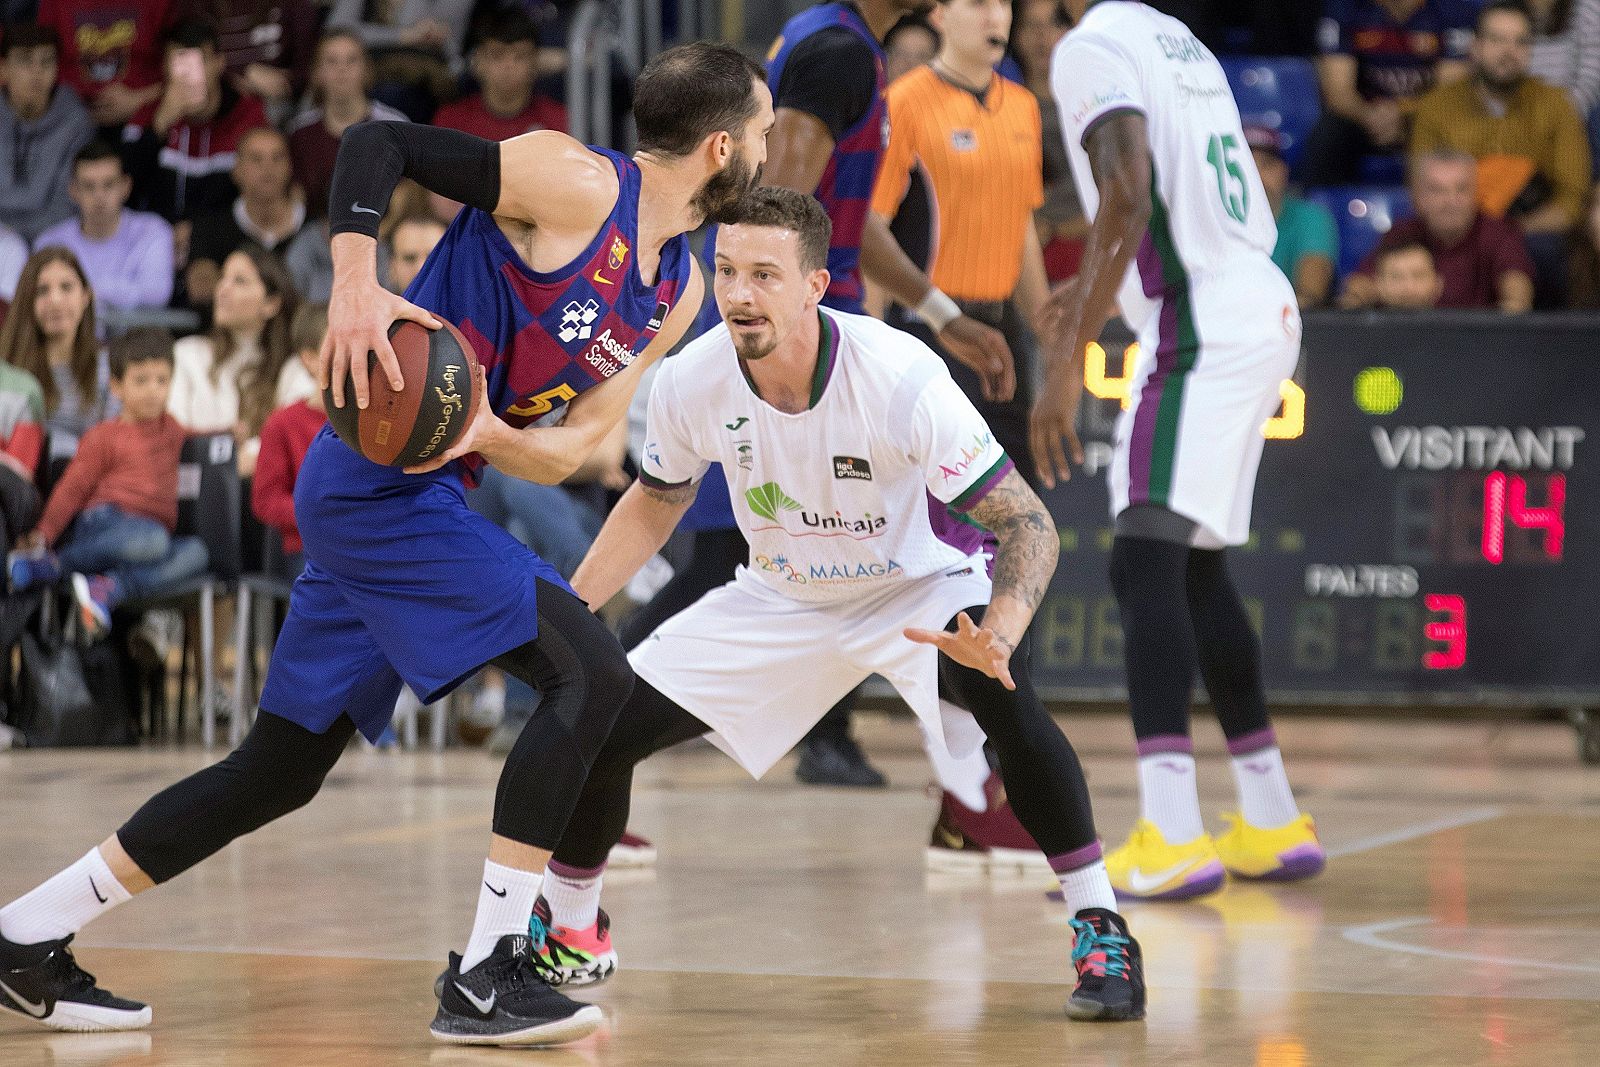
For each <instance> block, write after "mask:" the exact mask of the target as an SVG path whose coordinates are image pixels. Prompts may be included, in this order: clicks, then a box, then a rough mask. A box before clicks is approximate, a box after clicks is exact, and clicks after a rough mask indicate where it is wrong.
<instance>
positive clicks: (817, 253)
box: [719, 185, 833, 271]
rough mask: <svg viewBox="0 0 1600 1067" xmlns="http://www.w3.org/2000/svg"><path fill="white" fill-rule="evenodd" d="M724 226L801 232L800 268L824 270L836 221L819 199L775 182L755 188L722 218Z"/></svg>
mask: <svg viewBox="0 0 1600 1067" xmlns="http://www.w3.org/2000/svg"><path fill="white" fill-rule="evenodd" d="M719 221H720V222H721V223H722V225H724V226H773V227H776V228H778V229H780V230H793V231H794V232H795V233H797V234H799V235H800V269H802V270H805V271H813V270H822V269H823V268H824V267H826V266H827V265H828V241H829V240H830V239H831V238H832V237H833V223H832V221H830V220H829V218H828V213H827V212H826V211H824V210H823V209H822V205H821V204H820V203H818V202H817V198H816V197H814V196H811V195H810V194H808V193H797V192H795V191H794V190H793V189H784V188H780V187H779V186H775V185H764V186H762V187H761V188H759V189H752V190H750V191H749V192H748V193H746V194H745V195H744V196H741V197H740V198H739V200H738V201H737V202H736V203H735V204H734V205H733V207H732V208H730V209H729V210H728V211H727V212H726V214H724V215H723V216H722V217H721V218H720V220H719Z"/></svg>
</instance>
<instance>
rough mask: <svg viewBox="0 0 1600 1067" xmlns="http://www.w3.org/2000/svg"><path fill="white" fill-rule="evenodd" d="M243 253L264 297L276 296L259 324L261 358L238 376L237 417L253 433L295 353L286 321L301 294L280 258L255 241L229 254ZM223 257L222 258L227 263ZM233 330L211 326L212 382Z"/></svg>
mask: <svg viewBox="0 0 1600 1067" xmlns="http://www.w3.org/2000/svg"><path fill="white" fill-rule="evenodd" d="M235 253H236V254H238V255H241V256H244V257H245V258H246V259H248V260H250V265H251V266H252V267H254V268H255V272H256V273H257V274H258V275H260V276H261V284H262V287H263V288H265V289H266V291H267V299H269V300H271V299H273V298H277V300H278V313H277V314H276V315H274V316H272V318H270V319H268V320H267V322H266V325H264V326H262V328H261V362H259V363H258V364H256V366H255V368H254V369H253V370H247V371H245V372H244V373H243V374H241V375H240V376H239V421H240V422H242V423H244V424H245V425H246V426H247V427H249V429H250V432H251V433H252V434H255V433H260V432H261V424H262V423H264V422H266V421H267V416H268V415H270V414H272V407H273V400H274V399H275V398H276V395H277V390H278V375H279V374H280V373H281V372H282V371H283V365H284V364H285V363H287V362H289V357H290V356H292V355H293V354H294V353H293V352H292V351H291V350H290V348H289V324H290V323H291V322H293V321H294V313H295V310H296V309H297V308H298V307H299V306H300V294H299V292H298V291H296V289H295V287H294V279H293V278H291V277H290V276H289V270H288V268H287V267H285V266H284V265H283V260H281V259H279V258H278V257H277V256H275V255H273V254H272V253H271V252H268V251H267V250H266V249H265V248H262V247H261V246H260V245H258V244H255V243H254V242H249V241H247V242H245V243H244V244H242V245H240V246H239V247H238V248H237V249H235V250H234V253H230V255H232V254H235ZM226 262H227V261H226V260H224V261H223V263H224V265H226ZM233 349H234V337H233V331H232V330H228V329H224V328H223V327H221V326H216V325H213V326H212V327H211V383H212V384H213V385H215V384H216V383H217V381H218V380H219V378H220V377H221V374H222V367H223V364H225V363H227V362H228V360H230V359H232V358H233Z"/></svg>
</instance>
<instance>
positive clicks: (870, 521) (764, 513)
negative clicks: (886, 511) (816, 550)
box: [744, 482, 889, 541]
mask: <svg viewBox="0 0 1600 1067" xmlns="http://www.w3.org/2000/svg"><path fill="white" fill-rule="evenodd" d="M744 500H745V503H746V504H748V505H750V510H751V511H752V512H754V513H755V514H756V515H758V516H760V517H761V518H763V519H766V520H767V521H768V522H770V523H772V524H773V525H771V526H758V527H756V528H755V529H753V530H751V533H764V532H766V531H768V530H773V529H778V530H782V531H784V532H785V533H788V534H792V535H793V536H795V537H851V538H854V539H856V540H858V541H861V540H865V539H867V538H870V537H876V536H878V534H880V533H882V532H883V529H884V527H885V526H887V525H889V520H888V519H885V518H884V517H883V516H881V515H874V514H872V513H871V512H870V511H869V512H867V513H866V514H865V515H863V516H861V517H860V518H858V519H851V518H846V517H845V515H844V513H843V512H839V511H835V512H834V513H833V514H832V515H823V514H821V513H820V512H813V511H807V510H806V506H805V505H804V504H802V503H800V501H798V500H796V499H795V498H794V497H792V496H790V495H789V494H788V493H785V492H784V491H783V489H782V487H781V486H779V485H778V483H777V482H766V483H764V484H762V485H758V486H756V487H755V488H754V489H746V490H745V493H744ZM795 511H798V512H799V513H800V521H801V522H802V523H803V524H804V525H806V526H809V527H811V529H809V530H790V529H789V528H788V524H787V523H786V522H785V521H784V519H783V518H782V516H784V515H786V514H787V513H789V512H795Z"/></svg>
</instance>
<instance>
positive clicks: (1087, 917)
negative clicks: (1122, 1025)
mask: <svg viewBox="0 0 1600 1067" xmlns="http://www.w3.org/2000/svg"><path fill="white" fill-rule="evenodd" d="M1072 932H1073V941H1072V966H1073V968H1074V969H1075V970H1076V971H1077V972H1078V983H1077V985H1076V986H1074V987H1073V990H1072V996H1071V998H1070V999H1068V1001H1067V1015H1068V1017H1069V1018H1073V1019H1078V1020H1080V1021H1083V1022H1125V1021H1128V1020H1132V1019H1143V1018H1144V953H1143V952H1142V951H1141V950H1140V948H1139V942H1137V941H1135V940H1134V939H1133V935H1132V934H1130V933H1129V932H1128V921H1127V920H1126V919H1124V918H1123V917H1122V916H1120V915H1118V914H1117V913H1116V912H1114V911H1107V910H1106V909H1105V908H1084V909H1083V910H1082V911H1080V912H1078V914H1077V915H1076V916H1074V917H1073V919H1072Z"/></svg>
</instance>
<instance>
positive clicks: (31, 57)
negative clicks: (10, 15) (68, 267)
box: [0, 22, 94, 241]
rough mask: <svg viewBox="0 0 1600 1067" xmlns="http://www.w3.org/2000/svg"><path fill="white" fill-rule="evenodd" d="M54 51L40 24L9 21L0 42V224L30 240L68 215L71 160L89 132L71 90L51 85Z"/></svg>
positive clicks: (52, 34) (52, 36) (57, 49)
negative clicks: (1, 179) (2, 177)
mask: <svg viewBox="0 0 1600 1067" xmlns="http://www.w3.org/2000/svg"><path fill="white" fill-rule="evenodd" d="M60 55H61V45H60V42H59V41H58V40H57V38H56V31H55V30H52V29H50V28H49V27H47V26H38V25H35V24H33V23H27V22H25V23H21V24H19V25H16V26H8V27H6V31H5V38H4V40H3V41H0V82H3V83H4V85H3V88H0V174H5V175H7V180H6V181H4V182H0V224H4V225H6V226H9V227H10V228H11V229H13V230H15V231H16V232H18V233H20V234H21V235H22V236H23V237H24V238H25V239H27V240H30V241H31V240H33V239H34V238H35V237H37V236H38V235H39V232H40V231H41V230H44V229H47V228H49V227H51V226H54V225H55V224H56V223H58V222H60V221H61V220H62V219H64V218H66V217H67V216H69V215H71V214H72V201H71V200H69V199H68V198H67V182H68V180H69V179H70V177H71V175H72V158H73V156H75V155H77V153H78V149H80V148H82V147H83V146H84V145H85V144H87V143H88V141H89V138H91V137H93V136H94V127H93V126H92V125H90V123H89V113H88V112H87V111H86V110H84V107H83V103H82V101H80V100H79V99H78V95H77V94H76V93H74V92H73V91H72V90H71V89H69V88H67V87H66V86H65V85H58V84H56V73H57V71H58V70H59V67H60Z"/></svg>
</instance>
